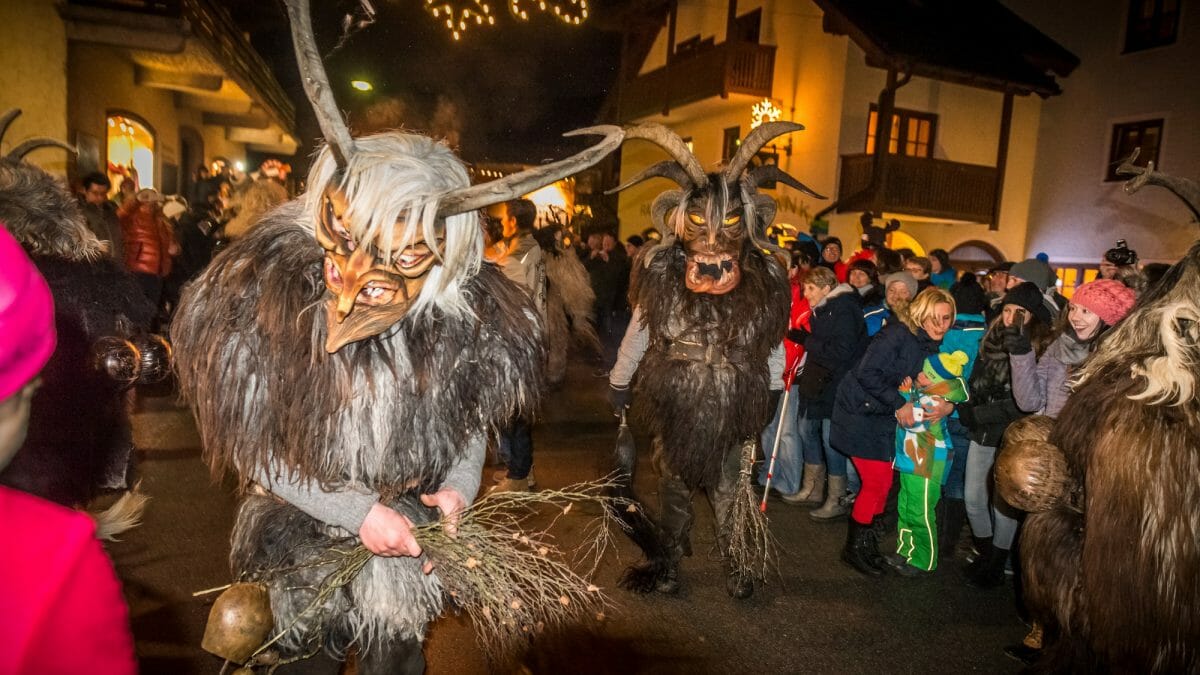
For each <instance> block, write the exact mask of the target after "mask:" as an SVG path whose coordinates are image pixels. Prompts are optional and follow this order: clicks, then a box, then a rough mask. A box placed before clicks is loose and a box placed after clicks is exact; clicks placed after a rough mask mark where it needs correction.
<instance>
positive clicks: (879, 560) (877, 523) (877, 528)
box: [868, 513, 887, 570]
mask: <svg viewBox="0 0 1200 675" xmlns="http://www.w3.org/2000/svg"><path fill="white" fill-rule="evenodd" d="M870 535H871V550H870V551H869V552H868V553H869V555H868V558H869V559H870V561H871V564H872V565H874V566H875V567H878V568H879V569H881V570H886V569H887V559H886V558H885V557H884V555H883V554H882V553H880V552H879V543H880V542H882V541H883V538H884V536H886V535H887V526H886V525H884V523H883V514H882V513H881V514H879V515H877V516H875V517H874V518H872V519H871V531H870Z"/></svg>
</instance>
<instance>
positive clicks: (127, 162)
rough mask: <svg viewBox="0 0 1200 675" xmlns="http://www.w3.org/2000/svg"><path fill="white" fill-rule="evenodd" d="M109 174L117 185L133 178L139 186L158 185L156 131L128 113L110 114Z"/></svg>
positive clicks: (149, 186)
mask: <svg viewBox="0 0 1200 675" xmlns="http://www.w3.org/2000/svg"><path fill="white" fill-rule="evenodd" d="M107 148H108V178H109V180H111V181H112V184H113V187H114V188H117V187H119V186H120V185H121V182H122V181H123V180H125V178H133V179H134V180H135V181H136V182H137V186H138V187H139V188H152V187H155V183H154V132H153V131H151V130H150V127H148V126H146V125H145V124H144V123H143V122H141V121H140V120H137V119H135V118H133V117H131V116H130V115H128V114H112V115H109V116H108V143H107Z"/></svg>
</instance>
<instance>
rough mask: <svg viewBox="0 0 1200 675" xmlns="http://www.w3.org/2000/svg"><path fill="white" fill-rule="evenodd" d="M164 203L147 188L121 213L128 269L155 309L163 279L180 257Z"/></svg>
mask: <svg viewBox="0 0 1200 675" xmlns="http://www.w3.org/2000/svg"><path fill="white" fill-rule="evenodd" d="M162 201H163V199H162V195H161V194H159V193H158V191H157V190H154V189H152V188H146V189H144V190H139V191H138V193H137V195H136V196H135V197H134V198H133V199H128V200H126V201H125V203H124V204H122V205H121V208H119V209H117V217H118V218H119V219H120V220H121V234H122V235H123V236H124V238H125V267H126V268H128V269H129V271H130V272H132V273H133V276H134V277H135V278H136V279H137V281H138V284H139V285H141V287H142V290H143V291H145V293H146V297H147V298H149V299H150V302H152V303H154V306H155V307H157V306H158V301H159V298H160V297H161V295H162V283H163V279H164V278H165V277H166V276H167V275H168V274H170V273H171V258H172V257H173V256H177V255H179V244H178V243H177V242H176V241H175V233H174V231H173V230H172V228H171V225H170V223H168V222H167V219H166V218H164V217H163V215H162Z"/></svg>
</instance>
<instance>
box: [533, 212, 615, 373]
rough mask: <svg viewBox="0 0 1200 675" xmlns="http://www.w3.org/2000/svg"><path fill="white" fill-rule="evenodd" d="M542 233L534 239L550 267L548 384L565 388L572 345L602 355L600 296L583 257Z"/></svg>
mask: <svg viewBox="0 0 1200 675" xmlns="http://www.w3.org/2000/svg"><path fill="white" fill-rule="evenodd" d="M547 229H548V228H542V229H541V230H538V231H537V232H536V233H535V234H534V236H535V237H536V238H537V240H538V243H539V244H540V245H541V246H542V251H543V253H544V255H543V256H542V260H544V261H545V263H546V350H547V362H546V383H547V384H548V385H550V386H551V387H557V386H558V385H560V384H562V381H563V379H564V378H565V377H566V375H567V355H568V351H569V350H570V348H571V343H572V342H574V343H575V344H577V345H579V346H580V347H582V348H584V349H587V350H589V351H591V352H593V353H595V354H599V353H600V352H601V347H600V337H599V336H598V335H596V327H595V326H594V325H593V324H592V306H593V305H594V304H595V303H596V293H595V292H594V291H592V286H591V284H590V283H589V281H588V273H587V270H586V269H584V267H583V263H581V262H579V256H576V255H575V254H574V253H573V252H571V251H566V252H564V251H563V250H562V249H560V248H559V247H558V242H557V239H556V238H555V237H546V236H545V235H543V234H542V233H543V232H546V231H547Z"/></svg>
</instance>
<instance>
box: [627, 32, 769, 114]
mask: <svg viewBox="0 0 1200 675" xmlns="http://www.w3.org/2000/svg"><path fill="white" fill-rule="evenodd" d="M774 76H775V46H774V45H760V44H757V43H754V42H723V43H721V44H718V45H712V46H702V47H699V48H696V49H694V50H691V51H689V52H687V53H680V54H676V55H674V56H672V57H671V59H670V60H669V61H668V63H667V65H665V66H663V67H662V68H658V69H657V70H652V71H650V72H649V73H646V74H644V75H639V76H638V77H636V78H634V79H633V80H628V81H626V82H624V83H623V84H622V91H621V102H620V108H619V112H618V114H619V117H620V119H621V121H622V122H629V121H630V120H634V119H637V118H640V117H648V116H651V115H658V114H664V113H665V112H667V111H669V110H670V109H671V108H676V107H679V106H681V105H685V104H688V103H694V102H696V101H701V100H704V99H706V98H711V97H718V96H719V97H721V98H729V95H730V94H747V95H750V96H754V97H759V98H770V97H771V82H772V80H773V79H774Z"/></svg>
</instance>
